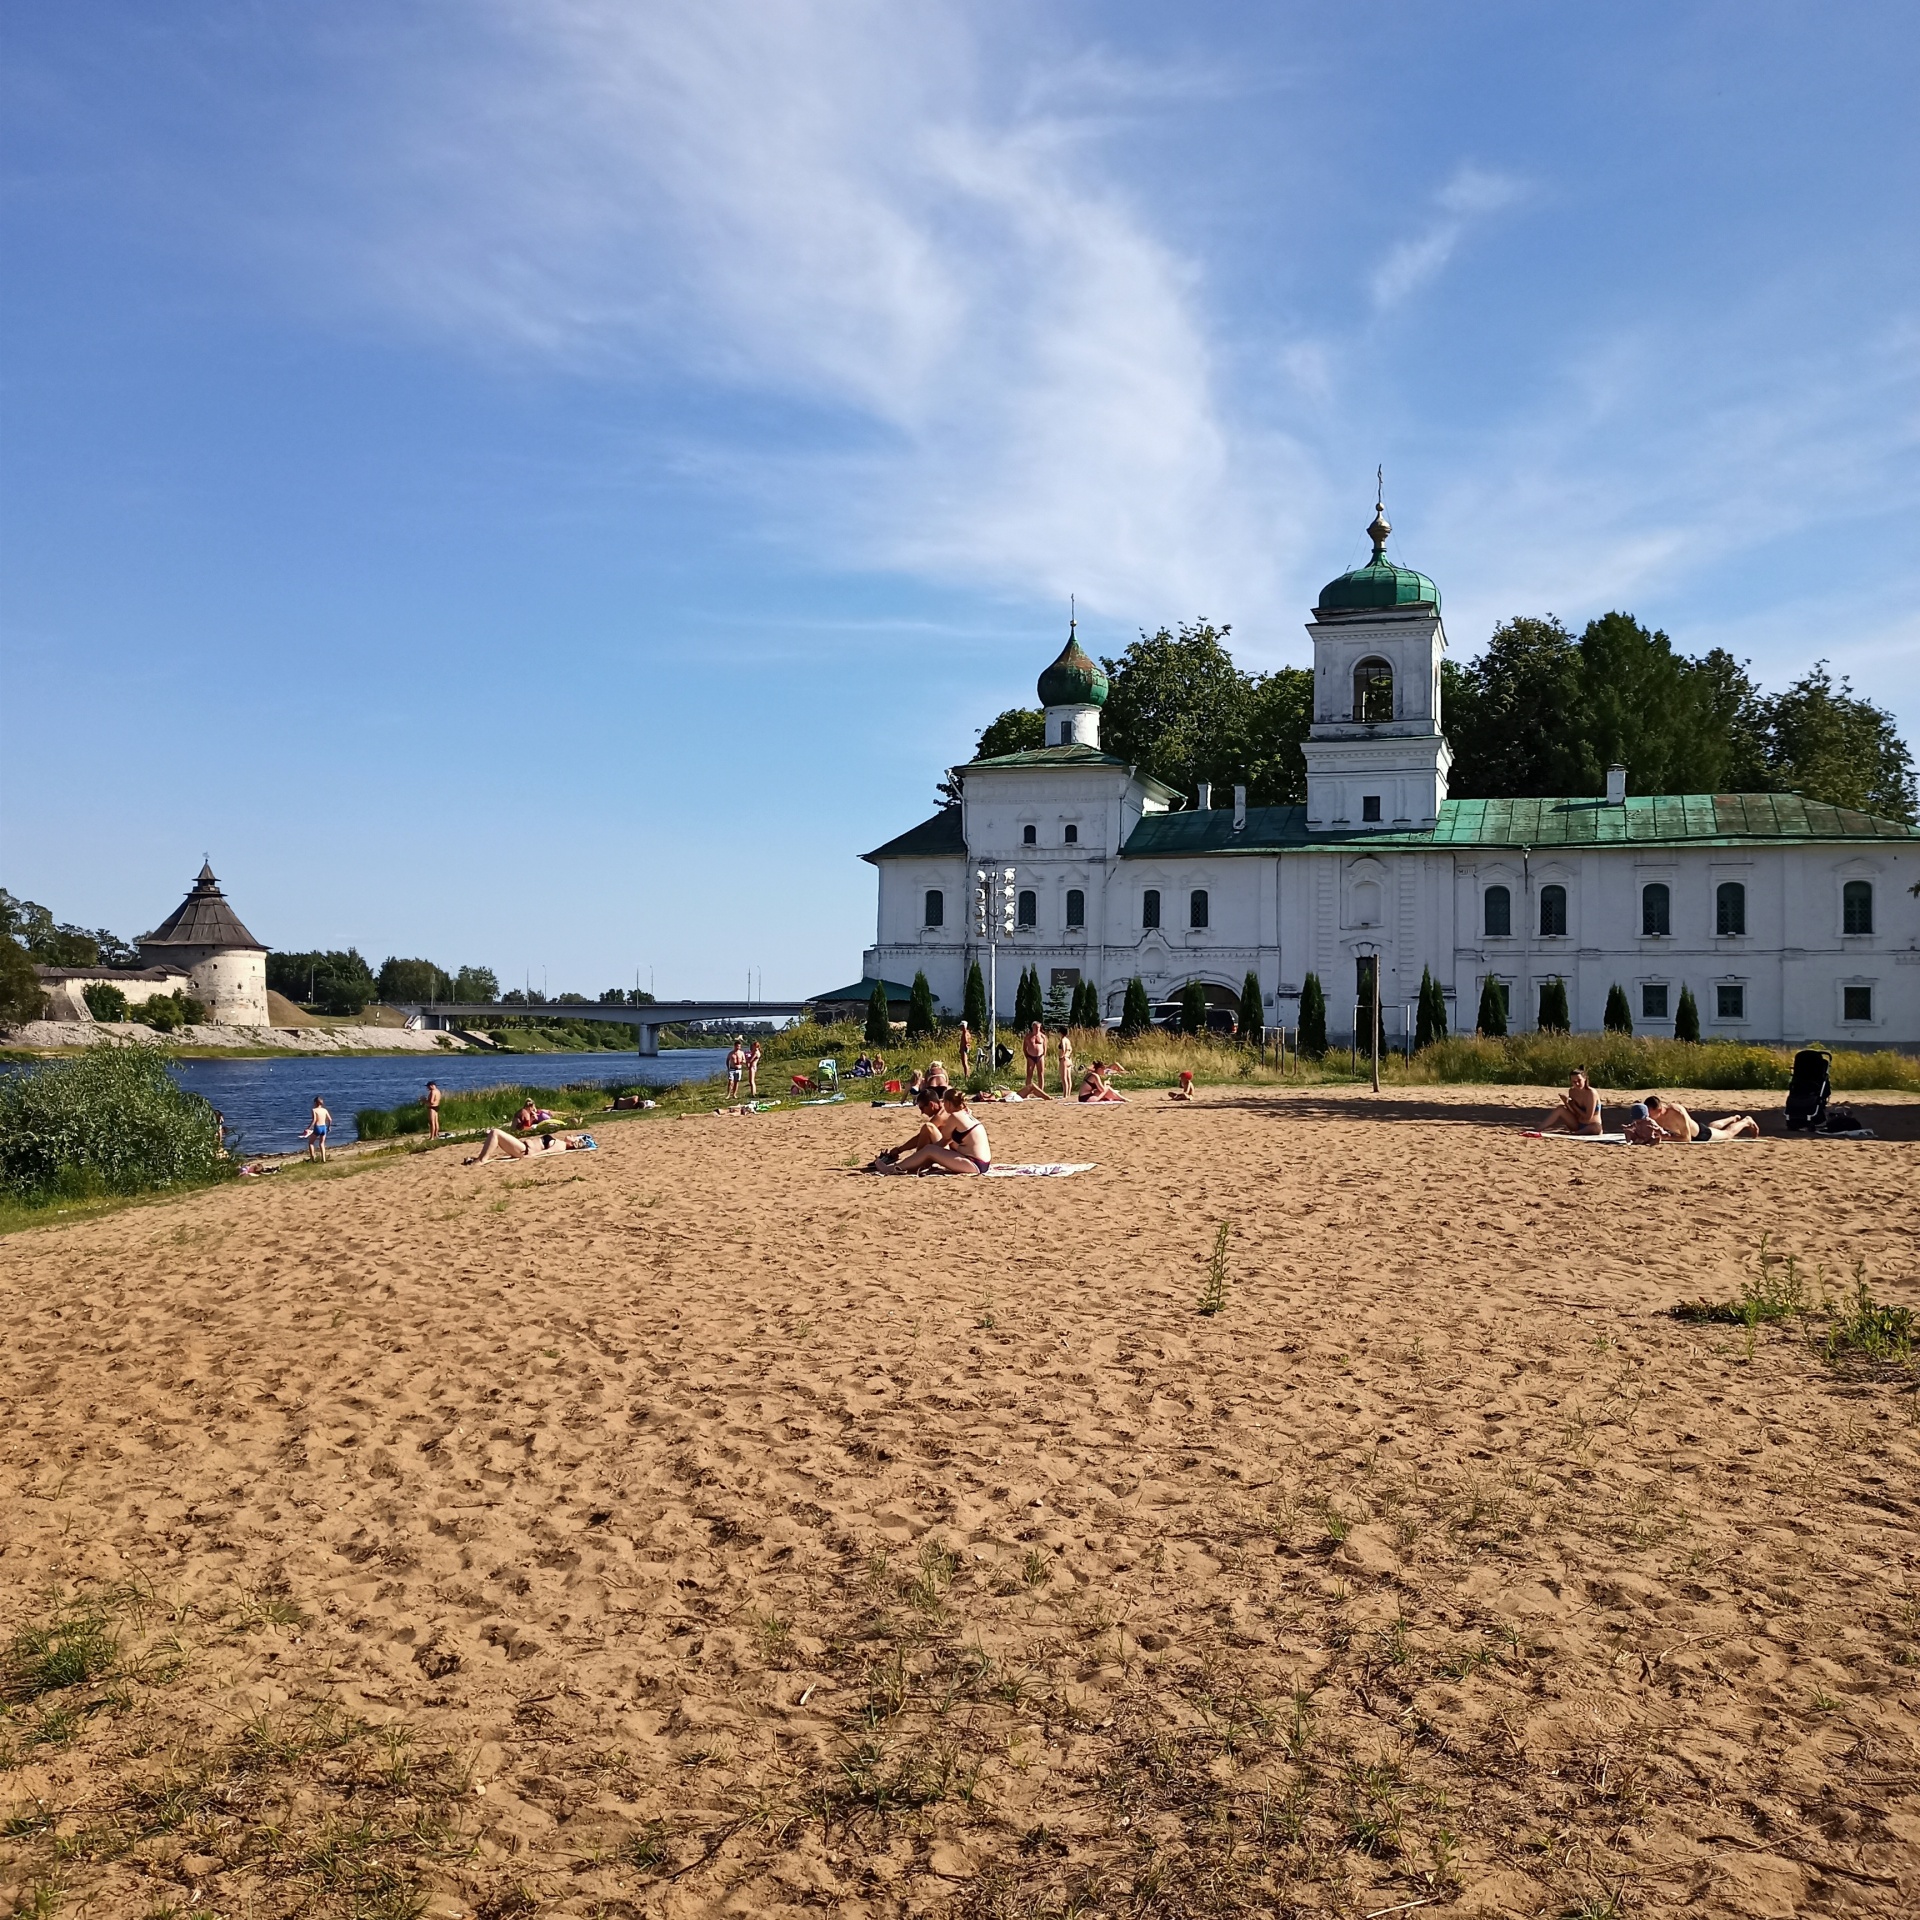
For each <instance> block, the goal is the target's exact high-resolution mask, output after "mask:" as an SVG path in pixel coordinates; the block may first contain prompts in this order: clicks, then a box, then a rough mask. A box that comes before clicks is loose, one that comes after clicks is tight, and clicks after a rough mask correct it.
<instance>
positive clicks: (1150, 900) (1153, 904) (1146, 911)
mask: <svg viewBox="0 0 1920 1920" xmlns="http://www.w3.org/2000/svg"><path fill="white" fill-rule="evenodd" d="M1140 924H1141V925H1142V926H1143V927H1157V926H1158V925H1159V924H1160V889H1159V888H1158V887H1149V888H1148V889H1147V890H1146V892H1145V893H1143V894H1142V895H1141V896H1140Z"/></svg>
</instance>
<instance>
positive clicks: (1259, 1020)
mask: <svg viewBox="0 0 1920 1920" xmlns="http://www.w3.org/2000/svg"><path fill="white" fill-rule="evenodd" d="M1266 1037H1267V1016H1266V1010H1265V1008H1264V1007H1263V1006H1262V1005H1261V1001H1260V976H1259V974H1257V973H1256V972H1255V971H1254V970H1253V969H1252V968H1251V967H1249V968H1248V969H1247V977H1246V978H1245V979H1244V980H1243V981H1241V983H1240V1038H1241V1039H1242V1040H1244V1041H1245V1042H1246V1043H1247V1045H1248V1046H1251V1047H1257V1046H1259V1045H1260V1044H1261V1042H1262V1041H1264V1040H1265V1039H1266Z"/></svg>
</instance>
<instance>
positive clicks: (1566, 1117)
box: [1540, 1067, 1602, 1133]
mask: <svg viewBox="0 0 1920 1920" xmlns="http://www.w3.org/2000/svg"><path fill="white" fill-rule="evenodd" d="M1540 1131H1541V1132H1542V1133H1599V1132H1600V1131H1602V1128H1601V1123H1600V1096H1599V1095H1598V1094H1597V1093H1595V1092H1594V1090H1593V1088H1592V1086H1591V1085H1590V1084H1589V1082H1588V1080H1587V1070H1586V1068H1585V1067H1575V1068H1574V1070H1573V1074H1572V1077H1571V1078H1570V1079H1569V1080H1568V1081H1567V1091H1566V1095H1565V1097H1564V1098H1563V1099H1562V1100H1561V1102H1560V1104H1559V1105H1558V1106H1557V1107H1555V1108H1554V1110H1553V1111H1552V1112H1551V1113H1550V1114H1548V1115H1547V1117H1546V1118H1545V1119H1544V1120H1542V1121H1541V1122H1540Z"/></svg>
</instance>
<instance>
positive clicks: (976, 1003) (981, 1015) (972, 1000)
mask: <svg viewBox="0 0 1920 1920" xmlns="http://www.w3.org/2000/svg"><path fill="white" fill-rule="evenodd" d="M960 1013H961V1018H962V1019H964V1020H965V1021H966V1023H967V1025H968V1027H970V1028H971V1029H972V1031H973V1032H974V1033H975V1034H976V1035H979V1034H983V1033H985V1032H986V1030H987V977H986V975H985V974H984V973H982V972H981V971H980V962H979V961H978V960H976V961H974V962H973V964H972V965H971V966H970V967H968V968H967V992H966V999H965V1001H964V1003H963V1005H962V1007H961V1010H960Z"/></svg>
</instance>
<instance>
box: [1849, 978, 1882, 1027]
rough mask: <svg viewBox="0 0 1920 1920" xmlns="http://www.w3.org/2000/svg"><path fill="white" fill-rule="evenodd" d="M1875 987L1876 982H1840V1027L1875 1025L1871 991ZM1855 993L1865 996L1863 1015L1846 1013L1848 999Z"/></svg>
mask: <svg viewBox="0 0 1920 1920" xmlns="http://www.w3.org/2000/svg"><path fill="white" fill-rule="evenodd" d="M1876 985H1878V982H1877V981H1873V980H1842V981H1841V982H1840V1024H1841V1025H1842V1026H1847V1027H1871V1026H1873V1025H1875V1024H1876V1022H1875V1019H1874V1011H1873V990H1874V988H1875V986H1876ZM1856 993H1864V994H1865V995H1866V996H1867V1006H1866V1011H1865V1012H1864V1013H1849V1012H1848V1011H1847V1001H1848V998H1849V996H1851V995H1853V994H1856Z"/></svg>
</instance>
